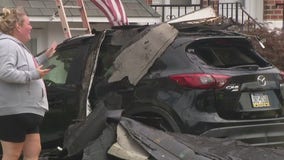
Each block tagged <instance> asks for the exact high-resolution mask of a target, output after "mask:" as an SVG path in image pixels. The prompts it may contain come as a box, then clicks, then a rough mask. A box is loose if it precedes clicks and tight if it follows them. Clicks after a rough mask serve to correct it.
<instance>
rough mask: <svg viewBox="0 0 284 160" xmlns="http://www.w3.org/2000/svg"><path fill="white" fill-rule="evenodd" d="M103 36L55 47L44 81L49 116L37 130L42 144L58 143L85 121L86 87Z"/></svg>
mask: <svg viewBox="0 0 284 160" xmlns="http://www.w3.org/2000/svg"><path fill="white" fill-rule="evenodd" d="M103 38H104V33H101V34H98V35H96V36H93V35H92V36H85V37H78V38H74V39H69V40H67V41H65V42H63V43H62V44H60V45H58V47H57V49H56V53H55V55H54V57H52V58H51V59H50V60H49V63H52V64H55V65H56V68H54V69H53V70H52V71H51V72H50V73H49V74H48V75H47V76H46V77H44V81H45V83H46V89H47V94H48V102H49V112H47V114H46V116H45V118H44V121H43V124H42V126H41V136H42V142H43V144H45V143H46V142H52V141H57V140H60V139H61V140H62V138H63V135H64V132H65V130H66V129H67V127H68V126H69V125H70V124H71V123H73V122H74V121H78V120H82V119H84V118H85V117H86V106H87V96H88V90H89V85H90V84H91V80H92V79H91V77H93V74H94V71H95V67H96V61H97V53H98V52H99V49H100V45H101V42H102V40H103Z"/></svg>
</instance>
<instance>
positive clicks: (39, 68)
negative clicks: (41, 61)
mask: <svg viewBox="0 0 284 160" xmlns="http://www.w3.org/2000/svg"><path fill="white" fill-rule="evenodd" d="M42 67H43V65H40V66H38V67H37V68H36V70H37V71H38V73H39V75H40V78H43V77H44V76H45V75H47V74H48V73H49V71H50V69H43V68H42Z"/></svg>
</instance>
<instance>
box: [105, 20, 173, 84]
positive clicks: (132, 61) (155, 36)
mask: <svg viewBox="0 0 284 160" xmlns="http://www.w3.org/2000/svg"><path fill="white" fill-rule="evenodd" d="M177 34H178V30H177V29H175V28H174V27H173V26H171V25H169V24H167V23H161V24H159V25H157V26H155V27H153V28H150V26H149V29H146V30H144V31H142V32H141V33H139V34H137V35H135V37H134V38H133V40H132V42H131V43H129V44H127V46H123V47H122V48H123V49H121V50H120V51H119V52H121V53H120V54H119V56H118V57H117V58H116V59H115V61H114V64H113V73H112V75H111V77H110V78H109V79H108V82H116V81H120V80H122V79H123V78H124V77H128V80H129V82H130V83H131V84H133V85H136V84H137V83H138V82H139V80H140V79H141V78H142V77H143V76H144V75H145V74H146V73H147V71H148V69H149V68H150V67H151V66H152V65H153V63H154V62H155V60H156V59H157V58H158V57H159V56H160V55H161V54H162V53H163V52H164V51H165V50H166V49H167V47H168V46H169V45H170V44H171V43H172V42H173V41H174V39H175V37H176V36H177ZM134 53H135V54H134Z"/></svg>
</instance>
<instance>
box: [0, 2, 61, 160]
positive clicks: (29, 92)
mask: <svg viewBox="0 0 284 160" xmlns="http://www.w3.org/2000/svg"><path fill="white" fill-rule="evenodd" d="M31 30H32V26H31V24H30V21H29V17H28V16H27V15H26V13H25V11H24V9H23V8H21V7H17V8H13V9H8V8H3V13H1V14H0V64H1V65H0V91H1V92H0V140H1V145H2V150H3V157H2V160H18V159H19V157H20V156H21V154H23V157H24V159H25V160H38V158H39V154H40V151H41V143H40V135H39V125H40V123H41V121H42V119H43V116H44V114H45V112H46V111H48V102H47V97H46V90H45V86H44V83H43V80H42V77H44V76H45V75H46V74H48V72H49V71H50V70H49V69H43V68H42V65H41V64H43V63H44V62H45V61H47V60H48V58H50V57H51V56H52V55H53V54H54V52H55V48H56V44H54V45H53V46H52V47H50V48H49V49H48V50H47V51H46V53H45V54H42V55H41V56H39V57H37V58H34V57H33V56H32V54H31V53H30V51H29V50H28V49H27V47H26V46H25V43H27V42H29V41H30V39H31V35H30V34H31Z"/></svg>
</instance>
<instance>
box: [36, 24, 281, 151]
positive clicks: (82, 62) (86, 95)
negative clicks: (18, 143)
mask: <svg viewBox="0 0 284 160" xmlns="http://www.w3.org/2000/svg"><path fill="white" fill-rule="evenodd" d="M163 25H165V24H163ZM158 27H159V25H149V26H148V25H147V26H127V27H121V28H113V29H110V30H106V31H102V32H96V33H95V34H94V35H85V36H78V37H74V38H71V39H68V40H66V41H64V42H63V43H62V44H60V45H59V46H58V48H57V53H56V54H55V56H54V57H53V58H52V60H51V61H50V63H53V64H56V66H57V67H56V68H55V69H53V70H52V71H51V72H50V73H49V75H48V76H47V77H45V82H46V86H47V92H48V98H49V99H48V100H49V103H50V112H48V113H47V115H46V118H45V120H44V123H43V125H42V130H41V131H42V133H41V135H42V140H43V141H44V142H51V141H55V140H59V139H60V137H61V138H62V136H63V134H64V131H65V130H66V128H67V127H68V125H70V124H71V123H73V122H74V121H81V120H84V118H85V117H86V115H87V114H88V113H89V111H91V110H92V109H94V107H95V106H96V103H97V102H98V101H104V103H105V105H106V106H107V107H108V108H110V109H119V108H122V109H123V110H124V115H125V116H128V117H130V118H133V119H135V120H139V121H141V122H143V123H145V124H148V125H151V126H153V127H156V128H159V129H162V130H165V131H173V132H181V133H190V134H194V135H205V136H212V137H231V138H234V139H240V140H242V141H243V142H247V143H250V144H252V145H255V146H257V145H258V146H263V145H275V144H280V145H281V144H283V143H284V116H283V115H284V113H283V96H284V90H283V86H284V85H283V84H284V81H283V79H284V75H283V73H282V72H281V71H279V69H277V68H276V67H275V66H273V65H272V64H271V63H269V62H268V61H267V60H265V59H264V58H263V57H262V56H260V55H259V54H258V53H257V51H256V50H255V49H254V48H253V46H252V44H251V40H250V39H249V37H246V36H244V35H242V34H238V33H235V32H229V31H226V30H220V29H212V28H210V27H209V28H208V27H207V28H204V27H202V26H194V27H190V26H187V27H178V26H174V25H168V24H166V28H170V30H171V32H169V31H168V30H159V29H158V30H155V29H157V28H158ZM172 31H175V32H176V34H173V32H172ZM153 32H158V34H153ZM157 35H158V36H160V37H155V36H157ZM164 36H165V37H170V38H169V39H171V38H172V40H171V41H169V40H164V38H163V37H164ZM162 40H164V42H165V43H160V42H159V41H162ZM157 44H159V45H160V44H164V46H162V47H161V46H159V45H157ZM153 50H155V53H156V52H161V54H160V55H156V56H151V55H149V53H150V52H152V51H153ZM136 53H139V56H138V57H135V54H136ZM121 54H126V56H124V57H120V56H121ZM133 55H134V57H135V58H134V59H135V60H134V59H133ZM141 55H142V56H141ZM149 56H151V57H155V58H151V59H149V58H148V59H147V57H149ZM145 57H146V58H145ZM137 59H138V60H139V59H140V60H141V61H142V63H144V64H145V65H144V66H147V67H145V68H142V69H141V68H138V71H139V69H140V72H139V73H137V68H136V69H135V67H133V66H132V65H133V64H134V65H135V64H136V63H141V62H138V61H137ZM145 59H146V60H145ZM125 64H127V65H128V66H126V67H124V68H123V66H125ZM131 64H132V65H131ZM121 68H122V70H123V69H124V70H123V71H124V72H128V73H129V74H126V76H124V77H121V78H113V76H114V75H113V74H114V73H117V72H122V70H120V69H121ZM141 70H142V71H141ZM131 72H132V73H131ZM133 74H137V75H139V76H140V77H139V78H138V80H136V81H135V82H133V81H132V82H131V81H130V80H129V77H130V76H129V75H133ZM127 75H128V76H127ZM110 79H112V80H110ZM50 126H52V127H50ZM47 144H48V143H47Z"/></svg>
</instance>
